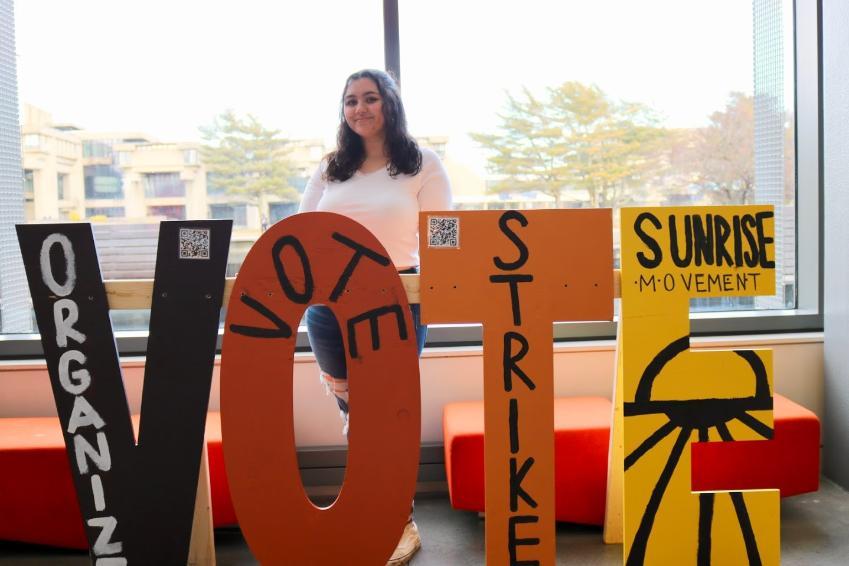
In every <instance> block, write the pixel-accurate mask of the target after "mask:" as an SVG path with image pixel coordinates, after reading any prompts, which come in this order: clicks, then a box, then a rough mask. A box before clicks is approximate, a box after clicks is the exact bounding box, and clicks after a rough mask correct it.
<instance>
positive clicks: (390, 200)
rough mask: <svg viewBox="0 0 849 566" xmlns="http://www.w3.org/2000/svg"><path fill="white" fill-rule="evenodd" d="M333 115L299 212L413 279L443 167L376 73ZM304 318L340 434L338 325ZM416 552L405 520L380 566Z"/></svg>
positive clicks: (442, 194)
mask: <svg viewBox="0 0 849 566" xmlns="http://www.w3.org/2000/svg"><path fill="white" fill-rule="evenodd" d="M340 115H341V116H340V118H341V119H340V124H339V132H338V135H337V147H336V150H335V151H333V152H331V153H330V154H329V155H328V156H327V157H326V158H325V159H324V160H323V161H322V163H321V165H320V166H319V168H318V169H317V170H316V172H315V173H314V174H313V176H312V178H311V179H310V181H309V183H307V187H306V189H305V190H304V196H303V199H302V201H301V207H300V210H299V212H310V211H315V210H319V211H327V212H336V213H338V214H343V215H345V216H348V217H350V218H352V219H354V220H356V221H357V222H359V223H360V224H362V225H363V226H365V227H366V228H368V229H369V230H370V231H371V232H372V234H374V235H375V236H376V237H377V239H378V240H379V241H380V243H381V244H383V247H384V248H386V251H387V252H388V253H389V257H390V259H392V263H393V264H394V265H395V266H396V267H397V268H398V271H399V273H416V272H417V271H418V265H419V241H418V233H419V212H420V211H423V210H448V209H450V208H451V186H450V184H449V182H448V176H447V175H446V173H445V169H444V168H443V166H442V163H441V162H440V160H439V157H438V156H437V155H436V154H435V153H434V152H433V151H431V150H429V149H427V148H419V146H418V144H417V143H416V140H414V139H413V138H412V136H410V134H409V133H408V132H407V119H406V116H405V114H404V106H403V104H402V103H401V97H400V94H399V92H398V86H397V85H396V83H395V81H394V80H393V79H392V78H391V77H390V76H389V75H388V74H386V73H384V72H383V71H377V70H363V71H359V72H356V73H354V74H353V75H351V76H350V77H348V80H347V81H345V90H344V91H343V93H342V109H341V112H340ZM410 310H411V312H412V316H413V323H414V325H415V330H416V338H417V340H418V349H419V354H420V355H421V351H422V348H423V347H424V342H425V337H426V335H427V327H426V326H423V325H422V324H421V323H420V321H419V305H417V304H415V305H410ZM306 320H307V333H308V335H309V339H310V345H311V346H312V351H313V352H314V353H315V357H316V361H317V362H318V366H319V368H320V369H321V379H322V382H323V383H324V384H325V386H326V387H327V388H328V390H329V391H332V392H333V394H334V395H335V396H336V402H337V403H338V405H339V409H340V411H341V414H342V418H343V419H344V421H345V426H344V432H345V433H347V430H348V380H347V376H348V374H347V371H346V367H345V350H344V345H343V341H342V334H341V332H340V330H339V325H338V323H337V321H336V318H335V317H334V316H333V312H332V311H331V310H330V309H329V308H327V307H323V306H314V307H310V308H309V309H308V310H307V317H306ZM420 547H421V539H420V538H419V534H418V529H417V528H416V524H415V523H414V522H413V520H412V514H411V515H410V521H409V522H408V523H407V526H406V527H405V529H404V533H403V534H402V536H401V540H400V542H399V543H398V548H396V550H395V552H394V553H393V555H392V558H391V559H390V561H389V563H388V566H399V565H401V564H406V563H407V562H409V560H410V558H411V557H412V556H413V554H414V553H415V552H416V551H417V550H418V549H419V548H420Z"/></svg>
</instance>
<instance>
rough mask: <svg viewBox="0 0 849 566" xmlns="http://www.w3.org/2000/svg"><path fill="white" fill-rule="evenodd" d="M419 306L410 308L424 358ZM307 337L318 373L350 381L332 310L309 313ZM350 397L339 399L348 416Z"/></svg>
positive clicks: (317, 308)
mask: <svg viewBox="0 0 849 566" xmlns="http://www.w3.org/2000/svg"><path fill="white" fill-rule="evenodd" d="M416 272H417V270H416V269H415V268H413V269H409V270H404V271H402V272H400V273H416ZM419 311H420V306H419V305H417V304H413V305H410V313H411V314H412V315H413V328H414V329H415V331H416V345H417V347H418V353H419V356H421V354H422V349H423V348H424V344H425V339H426V338H427V326H426V325H423V324H422V323H421V321H420V318H419ZM306 322H307V336H308V337H309V340H310V347H311V348H312V351H313V354H315V360H316V362H317V363H318V367H319V369H321V371H322V373H325V374H327V375H329V376H331V377H333V378H334V379H336V380H341V379H347V378H348V370H347V368H346V366H345V343H344V341H343V340H342V331H341V329H340V328H339V323H338V321H337V320H336V316H334V314H333V311H332V310H330V308H329V307H325V306H323V305H314V306H311V307H309V308H308V309H307V316H306ZM345 397H347V395H346V396H344V397H340V396H339V395H337V396H336V402H337V404H338V405H339V409H340V410H341V411H342V412H344V413H348V402H347V399H346V398H345Z"/></svg>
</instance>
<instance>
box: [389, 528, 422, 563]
mask: <svg viewBox="0 0 849 566" xmlns="http://www.w3.org/2000/svg"><path fill="white" fill-rule="evenodd" d="M421 547H422V539H421V538H420V537H419V528H418V527H417V526H416V523H415V522H414V521H410V522H409V523H407V526H406V527H404V532H403V533H401V540H399V541H398V546H397V547H395V552H393V553H392V558H390V559H389V562H387V563H386V566H403V565H404V564H407V563H408V562H410V560H411V559H412V558H413V555H414V554H415V553H416V552H418V550H419V549H420V548H421Z"/></svg>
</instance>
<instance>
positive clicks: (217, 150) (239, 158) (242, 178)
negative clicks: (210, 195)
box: [200, 110, 300, 215]
mask: <svg viewBox="0 0 849 566" xmlns="http://www.w3.org/2000/svg"><path fill="white" fill-rule="evenodd" d="M200 130H201V134H202V135H203V139H204V140H205V141H206V142H207V143H206V144H205V145H204V146H203V148H202V155H203V160H204V164H205V165H206V168H207V171H208V172H209V177H208V179H209V183H210V185H211V186H210V188H212V189H221V190H224V191H225V192H227V193H228V194H231V195H240V196H242V197H243V198H244V199H245V201H246V202H249V203H251V204H255V205H257V206H258V207H259V209H260V211H261V214H263V215H266V214H267V213H268V197H269V196H272V195H273V196H277V197H281V198H282V199H283V201H284V202H297V201H298V199H299V198H300V197H299V194H298V191H297V190H295V189H294V188H293V187H291V186H290V185H289V177H290V175H291V164H290V162H289V158H288V155H287V154H288V151H289V148H288V147H287V145H288V140H286V139H284V138H282V137H280V131H279V130H271V129H268V128H265V127H264V126H263V125H262V124H260V122H259V120H257V119H256V118H255V117H254V116H252V115H250V114H248V115H247V116H245V117H244V118H242V117H239V116H237V115H236V114H235V113H234V112H233V111H232V110H227V111H225V112H223V113H222V114H220V115H219V116H217V117H216V118H215V120H214V121H213V123H212V125H210V126H207V127H201V128H200Z"/></svg>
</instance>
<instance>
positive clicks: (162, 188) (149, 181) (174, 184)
mask: <svg viewBox="0 0 849 566" xmlns="http://www.w3.org/2000/svg"><path fill="white" fill-rule="evenodd" d="M144 196H146V197H147V198H159V197H184V196H186V185H185V184H184V183H183V181H182V179H180V174H179V173H148V174H146V175H145V176H144Z"/></svg>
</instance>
